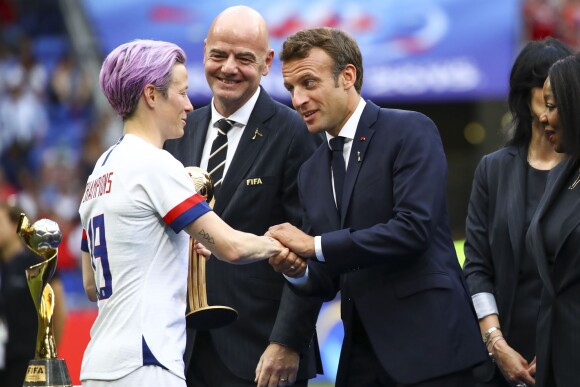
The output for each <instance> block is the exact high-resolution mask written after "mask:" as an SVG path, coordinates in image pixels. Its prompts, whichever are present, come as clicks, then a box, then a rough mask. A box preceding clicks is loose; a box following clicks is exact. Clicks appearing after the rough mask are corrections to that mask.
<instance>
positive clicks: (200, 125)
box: [186, 105, 211, 167]
mask: <svg viewBox="0 0 580 387" xmlns="http://www.w3.org/2000/svg"><path fill="white" fill-rule="evenodd" d="M199 110H200V112H199V113H198V115H199V116H200V117H199V118H198V119H195V120H193V125H192V126H191V127H190V128H189V130H191V133H189V136H191V137H192V139H193V141H192V142H191V143H192V144H193V145H192V151H191V152H192V154H191V157H192V165H196V166H199V165H200V164H201V155H202V154H203V146H204V144H205V137H206V136H207V129H208V127H209V121H210V117H211V108H210V106H209V105H208V106H205V107H203V108H201V109H199ZM201 110H203V111H201ZM190 114H191V113H190ZM188 121H189V120H188ZM187 166H188V165H186V167H187Z"/></svg>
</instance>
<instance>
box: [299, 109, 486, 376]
mask: <svg viewBox="0 0 580 387" xmlns="http://www.w3.org/2000/svg"><path fill="white" fill-rule="evenodd" d="M330 153H331V151H330V150H329V148H328V145H327V144H326V143H324V144H322V145H321V146H320V147H319V148H318V149H317V150H316V152H315V153H314V155H313V156H312V157H311V158H310V159H309V160H308V161H307V162H306V163H304V165H303V166H302V168H301V169H300V173H299V178H298V186H299V191H300V199H301V203H302V205H303V207H304V210H305V221H304V224H305V229H306V230H307V231H308V232H309V233H310V234H311V235H320V236H321V243H322V252H323V255H324V258H325V262H324V263H323V262H318V261H315V260H310V261H309V280H308V282H307V283H306V284H305V286H304V285H303V286H293V289H294V290H296V291H298V292H302V293H303V294H318V295H323V296H324V298H325V299H331V298H333V297H334V295H335V294H336V292H337V291H338V290H340V291H341V297H342V305H341V308H342V319H343V322H344V328H345V339H344V343H343V348H342V352H341V359H340V364H339V371H338V375H337V384H336V385H337V386H345V385H346V383H347V382H346V375H345V374H344V371H343V369H344V368H343V366H344V364H345V363H347V362H349V358H350V355H351V354H350V347H351V342H352V340H353V337H352V334H351V331H352V320H353V314H354V313H358V315H359V317H360V320H361V322H362V324H363V326H364V328H365V330H366V332H367V333H368V336H369V339H370V342H371V343H372V346H373V348H374V350H375V352H376V354H377V357H378V359H379V361H380V362H381V364H382V366H383V367H384V369H385V371H387V372H388V373H389V374H390V375H391V376H392V377H393V378H394V379H395V380H396V381H397V382H400V383H404V384H412V383H417V382H420V381H424V380H428V379H431V378H434V377H437V376H441V375H444V374H448V373H451V372H455V371H459V370H463V369H466V368H469V367H471V366H473V365H475V364H476V363H479V362H482V361H484V360H485V359H486V356H487V355H486V352H485V349H484V346H483V343H482V340H481V336H480V333H479V326H478V323H477V317H476V316H475V312H474V310H473V306H472V303H471V298H470V296H469V294H468V292H467V289H466V285H465V282H464V279H463V274H462V272H461V268H460V266H459V263H458V261H457V257H456V254H455V250H454V247H453V241H452V239H451V234H450V230H449V225H448V217H447V206H446V193H445V192H446V178H447V176H446V175H447V165H446V160H445V155H444V152H443V147H442V144H441V140H440V137H439V133H438V130H437V128H436V127H435V125H434V124H433V122H432V121H431V120H429V119H428V118H427V117H425V116H424V115H422V114H419V113H416V112H409V111H401V110H390V109H380V108H379V107H378V106H376V105H375V104H373V103H372V102H370V101H368V102H367V105H366V106H365V109H364V111H363V114H362V116H361V118H360V121H359V123H358V126H357V130H356V135H355V138H354V140H353V144H352V150H351V153H350V159H349V163H348V167H347V173H346V180H345V186H344V192H343V204H342V211H341V214H343V215H342V217H341V218H339V215H338V213H337V211H336V207H335V204H334V199H333V194H332V184H331V175H330V158H331V155H330ZM355 308H356V312H355ZM355 339H356V338H355Z"/></svg>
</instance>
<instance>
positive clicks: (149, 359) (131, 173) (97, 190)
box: [79, 134, 211, 380]
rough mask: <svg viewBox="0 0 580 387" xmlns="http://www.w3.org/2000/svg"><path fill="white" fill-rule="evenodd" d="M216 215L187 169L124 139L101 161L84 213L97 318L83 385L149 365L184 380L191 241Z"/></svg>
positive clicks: (87, 191)
mask: <svg viewBox="0 0 580 387" xmlns="http://www.w3.org/2000/svg"><path fill="white" fill-rule="evenodd" d="M208 211H211V208H210V207H209V205H208V204H207V203H206V202H205V200H204V198H203V197H202V196H201V195H199V194H197V193H196V192H195V186H194V184H193V182H192V181H191V179H190V177H189V175H188V173H187V172H186V170H185V168H184V167H183V164H181V163H180V162H179V161H177V160H176V159H175V158H174V157H173V156H171V155H170V154H169V153H168V152H166V151H165V150H162V149H159V148H156V147H155V146H153V145H152V144H150V143H148V142H146V141H144V140H142V139H141V138H139V137H137V136H134V135H129V134H128V135H125V136H123V137H122V138H121V139H120V140H119V142H118V143H117V144H116V145H114V146H113V147H111V148H110V149H109V150H108V151H107V152H105V153H104V154H103V155H102V156H101V157H100V158H99V160H98V161H97V164H96V166H95V169H94V170H93V173H92V174H91V176H90V177H89V179H88V182H87V186H86V189H85V193H84V196H83V199H82V202H81V205H80V208H79V213H80V217H81V222H82V226H83V241H82V250H83V251H87V252H89V254H90V255H91V262H92V266H93V269H94V274H95V282H96V285H97V292H98V298H99V301H98V307H99V313H98V316H97V319H96V321H95V323H94V325H93V327H92V328H91V340H90V342H89V345H88V347H87V349H86V351H85V354H84V357H83V362H82V367H81V380H86V379H100V380H114V379H118V378H121V377H123V376H125V375H127V374H129V373H130V372H132V371H134V370H136V369H137V368H139V367H141V366H143V365H158V366H161V367H164V368H166V369H168V370H169V371H170V372H172V373H174V374H175V375H177V376H179V377H180V378H182V379H185V377H184V365H183V353H184V351H185V307H186V293H187V271H188V251H189V243H188V241H189V236H188V235H187V234H186V233H185V232H180V231H181V230H182V229H183V228H184V227H185V226H187V225H188V224H189V223H191V222H192V221H194V220H195V219H197V218H198V217H200V216H201V215H203V214H205V213H206V212H208Z"/></svg>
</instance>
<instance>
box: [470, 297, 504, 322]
mask: <svg viewBox="0 0 580 387" xmlns="http://www.w3.org/2000/svg"><path fill="white" fill-rule="evenodd" d="M471 300H472V302H473V307H474V308H475V312H476V313H477V318H478V319H480V320H481V319H482V318H484V317H486V316H489V315H490V314H497V315H499V312H498V310H497V304H496V303H495V297H494V296H493V294H491V293H477V294H474V295H473V296H471Z"/></svg>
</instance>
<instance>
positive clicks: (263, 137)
mask: <svg viewBox="0 0 580 387" xmlns="http://www.w3.org/2000/svg"><path fill="white" fill-rule="evenodd" d="M274 113H275V106H274V103H273V101H272V99H271V98H270V96H268V94H267V93H266V92H265V91H264V90H263V89H262V90H261V92H260V96H259V97H258V101H256V105H255V106H254V110H253V111H252V114H251V115H250V119H249V120H248V124H247V125H246V127H245V128H244V132H243V133H242V137H241V138H240V143H239V144H238V147H237V149H236V153H235V154H234V157H233V159H232V161H231V163H230V166H229V167H228V171H227V172H226V175H225V176H224V180H223V182H222V187H221V188H220V192H219V198H217V200H216V203H215V208H214V210H215V212H216V213H217V214H221V213H223V211H224V210H225V208H226V207H227V206H228V204H229V203H230V201H231V200H230V199H231V197H232V196H233V195H234V193H235V191H236V189H237V188H238V185H239V182H240V181H241V180H242V179H243V177H244V176H245V175H246V173H247V171H248V169H250V167H251V166H252V164H253V163H254V160H255V159H256V157H257V156H258V155H259V154H260V149H262V147H263V146H264V144H266V142H267V141H268V136H269V135H271V134H272V133H271V132H272V129H271V128H269V127H268V126H266V125H265V124H264V122H265V121H266V120H268V119H269V118H270V117H271V116H272V115H273V114H274Z"/></svg>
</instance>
